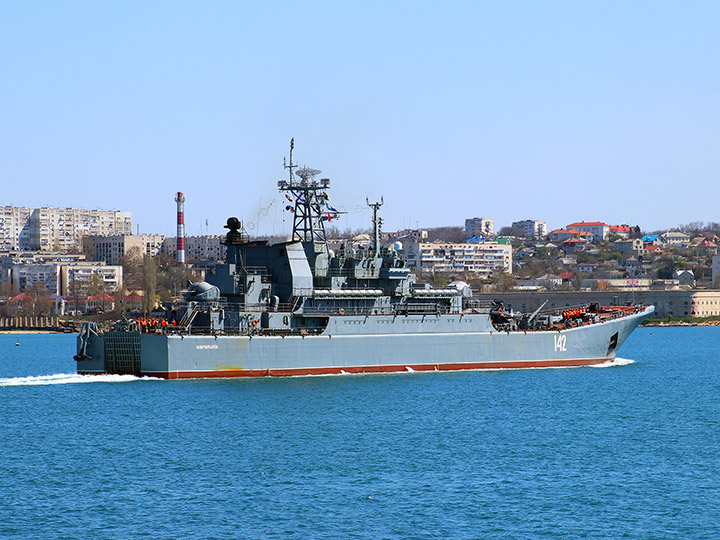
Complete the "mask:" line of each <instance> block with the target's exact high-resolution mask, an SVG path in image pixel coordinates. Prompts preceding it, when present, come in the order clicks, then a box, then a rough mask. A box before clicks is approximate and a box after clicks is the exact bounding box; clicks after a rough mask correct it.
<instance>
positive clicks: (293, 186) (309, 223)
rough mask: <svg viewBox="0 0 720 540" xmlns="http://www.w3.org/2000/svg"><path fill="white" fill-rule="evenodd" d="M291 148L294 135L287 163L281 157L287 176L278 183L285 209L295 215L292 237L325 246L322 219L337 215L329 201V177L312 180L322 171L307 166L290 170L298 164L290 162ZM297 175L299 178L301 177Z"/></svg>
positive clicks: (292, 148)
mask: <svg viewBox="0 0 720 540" xmlns="http://www.w3.org/2000/svg"><path fill="white" fill-rule="evenodd" d="M294 149H295V139H294V138H293V139H291V140H290V163H289V164H288V162H287V161H285V160H284V159H283V166H284V167H285V168H286V169H288V172H289V178H288V180H280V181H279V182H278V189H279V190H280V192H283V193H284V194H285V197H286V198H287V199H288V201H290V205H288V206H287V208H288V209H289V210H291V211H292V212H293V214H294V217H293V234H292V239H293V240H295V241H300V242H314V243H316V244H323V245H324V244H326V243H327V238H326V236H325V224H324V222H325V221H326V220H332V219H335V218H337V217H338V214H339V212H338V211H337V210H335V209H334V208H332V207H331V206H330V205H329V204H328V201H329V200H330V199H329V197H328V195H327V192H326V190H327V189H328V188H329V187H330V179H329V178H321V179H320V180H319V181H318V180H315V177H316V176H317V175H318V174H320V173H321V172H322V171H319V170H317V169H310V168H309V167H302V168H299V169H298V170H297V171H293V169H295V168H296V167H297V164H296V163H293V150H294ZM296 177H300V180H298V179H297V178H296Z"/></svg>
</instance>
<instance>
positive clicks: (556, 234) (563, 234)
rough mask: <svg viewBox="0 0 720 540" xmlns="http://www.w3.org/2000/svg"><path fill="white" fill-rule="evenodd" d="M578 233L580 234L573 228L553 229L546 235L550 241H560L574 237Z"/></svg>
mask: <svg viewBox="0 0 720 540" xmlns="http://www.w3.org/2000/svg"><path fill="white" fill-rule="evenodd" d="M578 234H580V233H579V231H575V230H569V231H566V230H565V229H555V230H554V231H552V232H551V233H550V234H549V235H548V236H549V237H550V240H551V241H552V242H562V241H563V240H567V239H568V238H575V237H576V236H577V235H578Z"/></svg>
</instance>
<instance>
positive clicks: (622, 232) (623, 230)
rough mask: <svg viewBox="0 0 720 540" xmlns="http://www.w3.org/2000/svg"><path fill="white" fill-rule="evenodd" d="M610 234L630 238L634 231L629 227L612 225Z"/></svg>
mask: <svg viewBox="0 0 720 540" xmlns="http://www.w3.org/2000/svg"><path fill="white" fill-rule="evenodd" d="M610 234H617V235H618V236H619V237H620V238H630V235H631V234H632V229H631V228H630V227H629V226H627V225H610Z"/></svg>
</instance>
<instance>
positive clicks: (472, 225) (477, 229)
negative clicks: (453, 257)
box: [465, 217, 495, 238]
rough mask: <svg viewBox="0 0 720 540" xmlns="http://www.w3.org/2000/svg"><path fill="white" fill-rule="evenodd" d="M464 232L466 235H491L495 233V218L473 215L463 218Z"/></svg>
mask: <svg viewBox="0 0 720 540" xmlns="http://www.w3.org/2000/svg"><path fill="white" fill-rule="evenodd" d="M465 232H466V233H467V235H468V236H482V237H485V238H487V237H491V236H494V235H495V220H493V219H489V218H481V217H474V218H470V219H466V220H465Z"/></svg>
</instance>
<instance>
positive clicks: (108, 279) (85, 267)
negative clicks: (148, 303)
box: [5, 261, 123, 296]
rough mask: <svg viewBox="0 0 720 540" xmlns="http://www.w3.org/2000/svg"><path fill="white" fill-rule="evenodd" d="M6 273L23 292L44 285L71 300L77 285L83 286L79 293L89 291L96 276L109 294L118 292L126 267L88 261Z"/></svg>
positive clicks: (19, 266) (35, 265) (19, 267)
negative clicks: (74, 286) (74, 287)
mask: <svg viewBox="0 0 720 540" xmlns="http://www.w3.org/2000/svg"><path fill="white" fill-rule="evenodd" d="M5 271H6V272H7V279H8V280H9V281H10V283H12V284H13V285H14V286H15V287H17V289H18V290H19V291H20V292H23V291H26V290H28V289H30V288H32V287H33V286H35V285H41V286H42V287H43V288H45V289H47V290H48V291H50V292H51V293H52V294H54V295H56V296H69V295H70V293H71V291H73V287H72V284H73V282H77V283H79V284H81V285H82V287H80V288H79V289H77V290H78V291H81V290H82V291H86V289H87V287H88V286H89V285H90V283H91V280H92V279H93V278H92V276H93V275H94V274H97V275H99V276H100V279H101V283H102V284H103V286H104V288H105V290H106V291H114V290H115V289H117V288H118V287H120V286H122V282H123V281H122V280H123V273H122V266H109V265H106V264H104V263H96V262H88V261H77V262H66V263H63V262H47V263H18V264H14V265H12V266H11V267H10V268H8V269H6V270H5Z"/></svg>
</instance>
